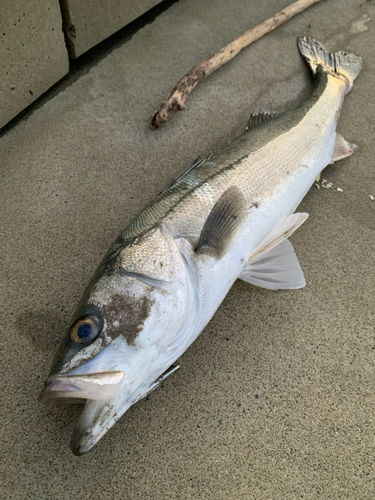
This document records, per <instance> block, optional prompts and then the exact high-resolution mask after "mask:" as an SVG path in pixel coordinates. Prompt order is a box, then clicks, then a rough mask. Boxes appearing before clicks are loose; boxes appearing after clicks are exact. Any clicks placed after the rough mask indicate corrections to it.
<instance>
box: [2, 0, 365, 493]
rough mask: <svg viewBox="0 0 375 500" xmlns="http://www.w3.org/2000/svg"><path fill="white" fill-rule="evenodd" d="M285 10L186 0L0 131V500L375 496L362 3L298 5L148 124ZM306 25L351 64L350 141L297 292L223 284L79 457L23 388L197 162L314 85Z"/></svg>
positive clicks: (312, 195) (34, 389)
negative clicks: (188, 334)
mask: <svg viewBox="0 0 375 500" xmlns="http://www.w3.org/2000/svg"><path fill="white" fill-rule="evenodd" d="M288 3H289V2H288V1H276V0H272V1H264V2H258V1H256V0H252V1H249V0H237V1H234V0H233V1H229V0H212V1H199V0H189V1H187V0H181V1H180V2H179V3H176V4H174V5H173V6H172V7H171V8H170V9H168V10H167V11H166V12H164V13H163V14H162V15H161V16H159V17H158V18H157V19H156V20H155V21H154V22H153V23H152V24H149V25H147V26H146V27H144V28H143V29H141V30H140V31H139V32H138V33H137V34H136V35H134V36H133V38H132V39H131V40H130V41H129V42H127V43H125V44H123V45H121V46H119V47H117V48H116V49H115V50H113V51H112V52H111V53H110V54H108V55H107V57H105V58H104V59H102V60H101V61H100V62H99V63H98V64H97V65H94V66H93V67H92V68H91V69H90V70H89V71H88V72H86V73H85V74H84V75H82V76H81V77H80V78H78V79H77V80H76V81H74V82H73V83H72V84H71V85H68V86H66V88H65V89H64V90H62V91H61V92H60V93H58V94H57V95H56V96H54V97H53V98H51V99H50V100H48V101H47V102H46V103H45V104H44V105H43V106H41V107H40V108H39V109H36V110H35V111H34V112H33V113H32V114H29V115H28V117H27V118H26V119H22V120H20V121H19V123H18V124H17V125H16V126H14V127H12V128H11V129H10V130H9V131H8V132H7V133H6V134H5V135H3V137H2V138H1V139H0V165H1V171H2V182H1V200H2V202H1V221H2V236H3V238H2V244H3V252H2V253H3V258H2V266H3V272H2V274H3V280H2V290H3V292H2V299H1V300H2V326H3V328H2V336H1V364H0V381H1V382H0V383H1V387H0V389H1V399H2V401H1V403H2V411H1V420H2V431H1V446H0V450H1V451H0V453H1V456H2V472H1V474H2V478H1V489H2V490H1V493H0V496H1V498H2V499H4V500H5V499H6V500H10V499H12V500H13V499H16V500H21V499H38V500H43V499H46V500H50V499H51V500H62V499H64V500H65V499H66V500H70V499H79V500H86V499H95V500H96V499H99V500H101V499H103V500H107V499H108V500H113V499H126V500H128V499H129V500H130V499H142V500H145V499H150V500H166V499H182V500H184V499H195V498H196V499H205V500H206V499H207V500H208V499H209V500H211V499H212V500H214V499H215V500H224V499H225V500H226V499H236V500H238V499H241V500H242V499H243V500H250V499H257V500H259V499H261V500H263V499H264V500H270V499H274V500H281V499H287V500H290V499H293V500H294V499H300V498H304V499H327V500H333V499H351V500H365V499H366V500H372V499H374V498H375V483H374V481H375V475H374V467H375V464H374V452H375V445H374V431H375V426H374V419H375V415H374V403H375V395H374V389H375V384H374V378H375V366H374V352H375V351H374V349H375V340H374V337H375V330H374V327H375V319H374V297H375V294H374V282H375V281H374V243H375V238H374V234H375V232H374V229H375V218H374V211H375V201H372V200H371V199H370V195H374V196H375V182H374V181H375V161H374V158H375V145H374V144H375V142H374V116H375V59H374V41H375V40H374V33H375V31H374V30H375V24H374V23H375V3H374V2H373V1H365V0H351V1H348V0H345V1H342V0H327V1H323V2H322V3H321V4H318V5H316V6H314V7H312V8H311V9H309V10H307V11H306V12H304V13H303V14H301V15H299V16H298V17H296V18H295V19H293V20H292V21H290V22H289V23H287V24H285V25H283V26H282V27H280V28H279V29H278V30H277V31H275V32H274V33H272V34H270V35H268V36H267V37H265V38H263V39H262V40H260V41H259V42H257V43H256V44H254V45H253V46H251V47H250V48H248V49H247V50H246V51H244V52H243V53H241V54H240V55H239V56H237V57H236V58H235V59H234V60H233V61H232V62H230V63H229V64H228V65H227V66H226V67H224V68H222V69H221V70H220V71H218V72H216V73H215V74H213V75H211V76H210V77H209V78H208V79H207V80H206V81H205V82H203V83H202V84H201V85H200V86H199V87H197V88H196V89H195V91H194V92H193V94H192V95H191V97H190V98H189V100H188V101H187V109H186V111H184V112H183V113H178V114H176V115H175V116H174V117H173V118H172V120H171V121H170V122H168V123H167V124H166V125H165V126H164V127H163V128H161V129H160V130H157V131H152V130H150V129H149V127H148V118H149V116H150V114H151V113H152V111H153V110H154V108H155V107H156V106H157V105H158V104H159V102H160V101H161V100H162V99H163V98H164V97H165V96H166V95H167V93H168V91H169V90H170V89H171V88H172V87H173V86H174V85H175V83H176V82H177V81H178V80H179V78H180V77H181V76H182V75H183V74H184V73H185V72H186V71H187V70H189V69H190V68H191V67H192V66H194V65H195V64H196V63H197V62H199V61H200V60H202V59H204V58H206V57H208V56H209V55H211V54H212V53H213V52H214V51H216V50H217V49H218V48H220V47H222V46H223V45H225V44H226V43H228V42H229V41H231V40H232V39H234V38H235V37H236V36H238V35H239V34H241V33H242V32H244V31H246V30H247V29H248V28H249V27H251V26H254V25H256V24H257V23H259V22H261V21H263V20H264V19H266V18H268V17H270V16H271V15H272V14H273V13H275V12H277V11H279V10H280V9H281V8H282V7H284V6H286V5H287V4H288ZM302 33H307V34H310V35H313V36H314V37H315V38H317V39H318V40H320V41H322V42H323V43H324V44H325V45H326V46H327V47H328V48H329V49H335V50H341V49H342V50H347V51H352V52H354V53H355V54H357V55H360V56H362V58H363V61H364V64H363V70H362V72H361V74H360V75H359V77H358V79H357V81H356V82H355V85H354V88H353V90H352V92H351V93H350V94H349V95H348V96H347V97H346V100H345V103H344V107H343V111H342V116H341V119H340V123H339V126H338V130H339V131H340V133H341V134H342V135H343V136H344V137H345V138H346V139H347V140H349V141H351V142H354V143H356V144H357V145H358V150H357V151H356V152H355V154H354V155H353V156H352V157H350V158H348V159H346V160H343V161H341V162H339V163H337V164H336V165H333V166H330V167H329V168H327V170H326V171H325V172H324V175H323V177H324V178H326V179H327V180H328V181H330V182H332V183H333V188H332V189H330V190H324V189H320V190H318V189H317V188H316V187H312V189H311V190H310V191H309V193H308V195H307V196H306V198H305V199H304V201H303V202H302V204H301V207H300V210H301V211H306V212H308V213H309V214H310V217H309V219H308V221H307V222H306V223H305V224H304V225H303V226H302V227H301V228H300V229H299V230H298V231H297V232H296V233H295V234H294V235H293V237H292V242H293V244H294V247H295V250H296V253H297V255H298V257H299V260H300V263H301V265H302V268H303V270H304V272H305V276H306V281H307V286H306V288H304V289H302V290H299V291H294V292H293V291H279V292H271V291H267V290H262V289H258V288H255V287H252V286H250V285H247V284H246V283H243V282H241V281H237V282H236V283H235V285H234V286H233V288H232V290H231V291H230V293H229V294H228V296H227V297H226V299H225V301H224V302H223V304H222V305H221V307H220V308H219V310H218V311H217V313H216V315H215V316H214V318H213V319H212V321H211V322H210V324H209V325H208V327H207V328H206V329H205V330H204V332H203V333H202V334H201V336H200V337H199V338H198V339H197V341H196V342H195V343H194V344H193V345H192V346H191V347H190V348H189V349H188V350H187V352H186V353H185V354H184V355H183V356H182V358H181V364H182V368H181V369H180V370H179V372H177V374H175V375H173V377H171V378H170V379H168V380H167V381H166V382H165V383H164V385H163V387H161V388H159V389H158V390H157V391H155V392H154V393H153V394H152V395H150V396H149V397H148V398H147V399H145V400H143V401H142V402H140V403H139V404H137V405H135V406H134V407H133V408H131V409H130V410H129V411H128V412H127V413H126V414H125V416H124V417H123V418H122V419H121V420H120V421H119V422H118V423H117V424H116V425H115V427H114V428H113V429H112V430H111V431H110V432H109V433H108V434H107V435H106V436H105V437H104V438H103V439H102V441H101V442H100V443H99V444H98V445H97V446H95V447H94V449H93V450H92V451H91V452H90V453H89V454H88V455H86V456H83V457H76V456H74V455H73V454H72V452H71V451H70V449H69V441H70V435H71V432H72V430H73V427H74V425H75V421H76V420H77V417H78V414H79V411H80V408H79V407H69V406H68V407H56V408H46V407H44V406H42V405H40V404H38V403H37V395H38V393H39V391H40V389H41V388H42V385H43V380H44V379H45V377H46V376H47V374H48V371H49V367H50V364H51V361H52V358H53V355H54V352H55V350H56V349H57V346H58V344H59V342H60V339H61V337H62V335H63V334H64V331H65V330H66V328H67V327H68V324H69V321H70V317H71V315H72V313H73V310H74V308H75V306H76V304H77V301H78V299H79V297H80V295H81V294H82V292H83V290H84V288H85V285H86V284H87V282H88V280H89V278H90V276H91V274H92V272H93V271H94V269H95V267H96V265H97V264H98V263H99V261H100V260H101V258H102V256H103V254H104V253H105V251H106V249H107V247H108V246H109V244H110V243H111V242H112V240H114V239H115V237H116V236H117V234H118V233H119V232H120V230H121V229H122V228H123V227H125V225H126V224H127V222H128V221H129V220H130V219H131V217H132V216H134V215H135V214H136V213H137V212H138V211H139V210H140V209H142V208H143V207H144V206H145V204H147V203H148V202H149V201H150V200H152V199H153V197H154V196H155V195H156V194H157V193H158V192H159V191H160V190H161V189H162V188H163V187H164V186H165V185H166V184H167V183H168V182H169V181H170V180H171V179H172V178H173V177H174V176H175V175H176V174H177V173H178V172H179V171H181V170H182V168H184V167H185V166H186V165H187V164H188V163H189V162H190V161H191V160H192V159H194V158H196V157H197V156H198V155H203V154H206V153H208V152H210V151H212V150H217V149H219V148H220V147H221V146H223V145H224V144H226V143H227V142H228V140H230V139H231V138H232V137H233V136H235V135H236V133H237V132H238V130H239V129H240V128H241V127H242V126H243V125H244V123H245V122H246V120H247V118H248V116H249V114H250V113H251V112H252V111H253V110H254V109H256V108H259V107H262V108H268V109H276V108H279V107H283V106H285V107H288V106H291V105H292V104H293V103H295V102H296V101H297V100H298V99H301V98H303V97H304V96H305V95H307V94H308V92H309V89H310V88H311V79H310V75H309V73H308V71H307V68H306V67H305V65H304V64H303V62H302V60H301V58H300V56H299V54H298V51H297V47H296V37H297V35H299V34H302ZM337 187H339V188H341V189H342V192H338V191H337V190H336V189H337Z"/></svg>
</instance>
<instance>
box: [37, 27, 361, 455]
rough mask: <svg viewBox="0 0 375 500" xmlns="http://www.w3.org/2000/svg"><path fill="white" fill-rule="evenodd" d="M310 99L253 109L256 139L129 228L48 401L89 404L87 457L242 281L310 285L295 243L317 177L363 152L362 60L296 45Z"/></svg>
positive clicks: (55, 372) (188, 175) (84, 429)
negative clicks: (359, 126) (355, 101)
mask: <svg viewBox="0 0 375 500" xmlns="http://www.w3.org/2000/svg"><path fill="white" fill-rule="evenodd" d="M297 45H298V48H299V51H300V53H301V55H302V57H303V59H304V60H305V61H306V63H307V64H308V66H309V67H310V69H311V72H312V76H313V80H314V85H313V90H312V93H311V96H310V97H309V98H308V99H307V100H305V101H304V102H302V103H301V104H300V105H299V106H298V107H296V108H295V109H293V110H288V111H285V112H283V113H280V114H277V113H273V112H268V111H259V112H256V113H253V114H252V115H251V117H250V120H249V124H248V127H247V129H246V131H245V132H244V133H243V134H242V135H241V136H240V137H239V138H237V139H236V140H235V141H234V142H233V143H231V144H230V145H229V146H228V147H226V148H225V149H223V150H222V151H220V152H217V153H214V154H210V155H207V156H206V157H204V158H202V159H197V160H195V161H194V162H193V163H192V164H190V165H189V166H188V167H187V168H186V169H185V170H184V171H183V172H182V173H181V174H179V175H178V176H177V177H176V178H175V179H174V180H173V181H172V182H171V183H170V184H169V185H168V186H167V187H166V188H165V189H164V190H163V191H162V192H161V193H159V195H158V196H157V197H156V198H155V200H154V201H153V202H152V203H151V204H149V205H148V206H146V208H145V209H144V210H142V211H141V212H140V213H139V214H138V215H137V216H136V217H135V218H134V219H133V220H132V221H131V222H130V223H129V224H128V226H127V227H126V228H125V229H124V230H123V231H122V232H121V234H120V235H119V236H118V238H117V239H116V240H115V241H114V243H113V244H112V245H111V247H110V248H109V250H108V252H107V254H106V255H105V257H104V259H103V260H102V262H101V263H100V265H99V267H98V269H97V270H96V272H95V273H94V275H93V277H92V279H91V281H90V282H89V284H88V286H87V288H86V290H85V292H84V294H83V296H82V298H81V300H80V302H79V304H78V306H77V308H76V311H75V313H74V315H73V319H72V322H71V324H70V325H69V328H68V329H67V332H66V334H65V337H64V338H63V341H62V344H61V346H60V347H59V349H58V351H57V354H56V356H55V359H54V361H53V363H52V368H51V371H50V374H49V376H48V378H47V380H46V382H45V386H44V389H43V390H42V391H41V393H40V395H39V398H38V399H39V401H40V402H41V403H43V404H45V405H49V406H50V405H55V404H64V403H67V404H71V403H77V404H84V407H83V410H82V413H81V414H80V416H79V418H78V421H77V424H76V427H75V429H74V431H73V435H72V439H71V449H72V451H73V453H74V454H76V455H82V454H84V453H87V452H88V451H89V450H91V449H92V447H93V446H94V445H95V444H96V443H98V441H99V440H100V439H101V438H102V437H103V436H104V435H105V434H106V433H107V431H108V430H109V429H110V428H111V427H112V426H113V425H114V424H115V423H116V422H117V421H118V420H119V418H120V417H121V416H122V415H123V414H124V413H125V412H126V411H127V410H128V409H129V408H130V407H131V406H132V405H133V404H135V403H136V402H137V401H140V400H141V399H142V398H144V397H145V396H147V395H148V394H150V393H151V392H152V391H153V390H154V389H156V388H157V387H158V386H159V385H160V384H161V383H162V382H163V381H164V380H165V379H166V378H167V377H168V376H170V375H171V374H172V373H174V372H175V371H176V370H177V369H178V368H179V365H178V364H177V365H176V364H175V363H176V361H177V360H178V359H179V358H180V356H181V355H182V354H183V353H184V352H185V350H186V349H187V348H188V347H189V346H190V345H191V343H192V342H194V340H195V339H196V338H197V337H198V335H199V334H200V333H201V332H202V330H203V329H204V328H205V326H206V325H207V324H208V322H209V321H210V320H211V318H212V316H213V315H214V314H215V312H216V310H217V309H218V307H219V306H220V304H221V302H222V301H223V299H224V298H225V296H226V295H227V293H228V291H229V290H230V288H231V287H232V285H233V283H234V282H235V281H236V280H237V279H238V278H239V279H242V280H244V281H245V282H247V283H249V284H251V285H255V286H258V287H263V288H265V289H269V290H280V289H281V290H282V289H284V290H287V289H300V288H302V287H304V286H305V284H306V283H305V278H304V275H303V271H302V268H301V266H300V264H299V262H298V259H297V257H296V254H295V252H294V249H293V246H292V244H291V243H290V242H289V239H288V238H289V237H290V235H291V234H292V233H293V232H294V231H295V230H296V229H298V227H299V226H300V225H301V224H302V223H303V222H304V221H305V220H306V219H307V217H308V214H306V213H296V212H295V210H296V209H297V207H298V205H299V204H300V202H301V200H302V199H303V197H304V196H305V195H306V193H307V191H308V190H309V189H310V187H311V186H312V185H313V184H314V182H315V179H316V178H317V177H318V176H319V175H320V173H321V172H322V170H323V169H324V168H325V167H326V166H327V165H329V164H331V163H334V162H336V161H338V160H340V159H342V158H346V157H349V156H350V155H351V154H352V153H353V151H354V150H355V148H356V146H355V145H354V144H351V143H349V142H347V141H346V140H345V139H344V138H343V137H342V136H341V135H340V134H339V133H337V132H336V126H337V122H338V119H339V116H340V111H341V108H342V104H343V101H344V97H345V95H346V94H347V93H348V92H349V91H350V90H351V88H352V86H353V82H354V80H355V78H356V77H357V76H358V74H359V72H360V69H361V58H360V57H357V56H355V55H353V54H351V53H347V52H342V51H341V52H336V53H330V52H329V51H327V50H326V49H325V48H324V47H323V45H322V44H321V43H320V42H318V41H316V40H315V39H313V38H310V37H307V36H301V37H299V38H298V39H297Z"/></svg>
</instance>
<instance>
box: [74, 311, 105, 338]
mask: <svg viewBox="0 0 375 500" xmlns="http://www.w3.org/2000/svg"><path fill="white" fill-rule="evenodd" d="M100 330H101V328H100V321H99V318H98V317H97V316H94V315H91V316H86V317H85V318H82V319H79V320H78V321H76V323H75V324H74V325H73V326H72V328H71V330H70V338H71V340H72V341H73V342H78V343H80V344H85V343H86V342H90V341H91V340H93V339H94V338H95V337H96V336H97V335H98V334H99V332H100Z"/></svg>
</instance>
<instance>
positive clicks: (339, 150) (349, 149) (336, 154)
mask: <svg viewBox="0 0 375 500" xmlns="http://www.w3.org/2000/svg"><path fill="white" fill-rule="evenodd" d="M356 149H357V146H356V145H355V144H351V143H350V142H348V141H346V140H345V139H344V138H343V136H342V135H340V134H339V133H337V132H336V140H335V147H334V149H333V154H332V158H331V163H335V161H339V160H343V159H344V158H347V157H348V156H350V155H352V154H353V152H354V151H355V150H356Z"/></svg>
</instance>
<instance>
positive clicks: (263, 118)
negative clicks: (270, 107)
mask: <svg viewBox="0 0 375 500" xmlns="http://www.w3.org/2000/svg"><path fill="white" fill-rule="evenodd" d="M276 115H277V113H275V112H273V111H265V110H259V111H254V113H251V115H250V118H249V123H248V124H247V127H246V130H253V129H254V128H257V127H259V126H260V125H263V123H267V122H269V121H270V120H272V119H273V118H275V117H276Z"/></svg>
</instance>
